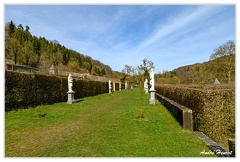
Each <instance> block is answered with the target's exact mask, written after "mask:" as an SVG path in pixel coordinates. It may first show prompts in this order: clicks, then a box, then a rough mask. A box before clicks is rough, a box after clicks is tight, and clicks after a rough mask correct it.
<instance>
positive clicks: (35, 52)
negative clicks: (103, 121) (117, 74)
mask: <svg viewBox="0 0 240 162" xmlns="http://www.w3.org/2000/svg"><path fill="white" fill-rule="evenodd" d="M5 60H6V62H10V63H13V64H17V65H25V66H30V67H35V68H39V69H49V68H50V67H51V66H52V65H54V66H55V67H57V68H58V69H59V70H63V71H73V72H85V73H90V74H93V75H99V76H105V75H112V73H113V71H112V69H111V67H110V66H108V65H105V64H103V63H101V62H100V61H98V60H94V59H92V58H91V57H90V56H87V55H83V54H81V53H79V52H77V51H74V50H72V49H68V48H66V47H65V46H63V45H61V44H60V43H59V42H58V41H57V40H47V39H46V38H45V37H36V36H33V35H32V34H31V33H30V27H29V26H26V27H25V28H24V27H23V25H22V24H19V25H17V26H16V25H15V23H14V22H13V21H10V22H8V23H6V25H5Z"/></svg>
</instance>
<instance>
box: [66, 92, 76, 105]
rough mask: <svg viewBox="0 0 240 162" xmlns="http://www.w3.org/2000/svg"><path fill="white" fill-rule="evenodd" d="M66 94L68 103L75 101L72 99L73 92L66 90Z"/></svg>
mask: <svg viewBox="0 0 240 162" xmlns="http://www.w3.org/2000/svg"><path fill="white" fill-rule="evenodd" d="M67 94H68V101H67V103H68V104H73V103H74V102H75V99H74V94H75V92H74V91H71V92H67Z"/></svg>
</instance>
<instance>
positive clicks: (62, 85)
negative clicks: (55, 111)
mask: <svg viewBox="0 0 240 162" xmlns="http://www.w3.org/2000/svg"><path fill="white" fill-rule="evenodd" d="M73 90H74V91H75V92H76V93H75V99H77V98H83V97H88V96H94V95H98V94H102V93H107V92H108V83H107V82H97V81H83V80H77V79H74V81H73ZM67 91H68V81H67V77H57V76H46V75H40V74H26V73H18V72H13V71H5V111H11V110H14V109H19V108H28V107H32V106H37V105H45V104H53V103H56V102H65V101H67V93H66V92H67Z"/></svg>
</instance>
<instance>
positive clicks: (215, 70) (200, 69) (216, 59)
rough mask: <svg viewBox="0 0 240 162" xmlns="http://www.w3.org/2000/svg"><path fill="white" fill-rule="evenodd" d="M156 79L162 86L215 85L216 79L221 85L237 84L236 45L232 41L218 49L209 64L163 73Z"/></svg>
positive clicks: (211, 56)
mask: <svg viewBox="0 0 240 162" xmlns="http://www.w3.org/2000/svg"><path fill="white" fill-rule="evenodd" d="M156 78H157V83H162V84H213V83H214V80H215V79H216V78H217V79H218V80H219V82H220V83H224V84H231V83H235V43H234V41H233V40H230V41H227V42H226V43H225V44H223V45H221V46H219V47H218V48H216V49H215V50H214V52H213V53H212V54H211V55H210V60H209V61H208V62H204V63H196V64H193V65H186V66H182V67H178V68H176V69H174V70H172V71H163V72H162V73H159V74H156Z"/></svg>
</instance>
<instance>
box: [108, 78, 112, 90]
mask: <svg viewBox="0 0 240 162" xmlns="http://www.w3.org/2000/svg"><path fill="white" fill-rule="evenodd" d="M108 87H109V89H112V85H111V80H109V81H108Z"/></svg>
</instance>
